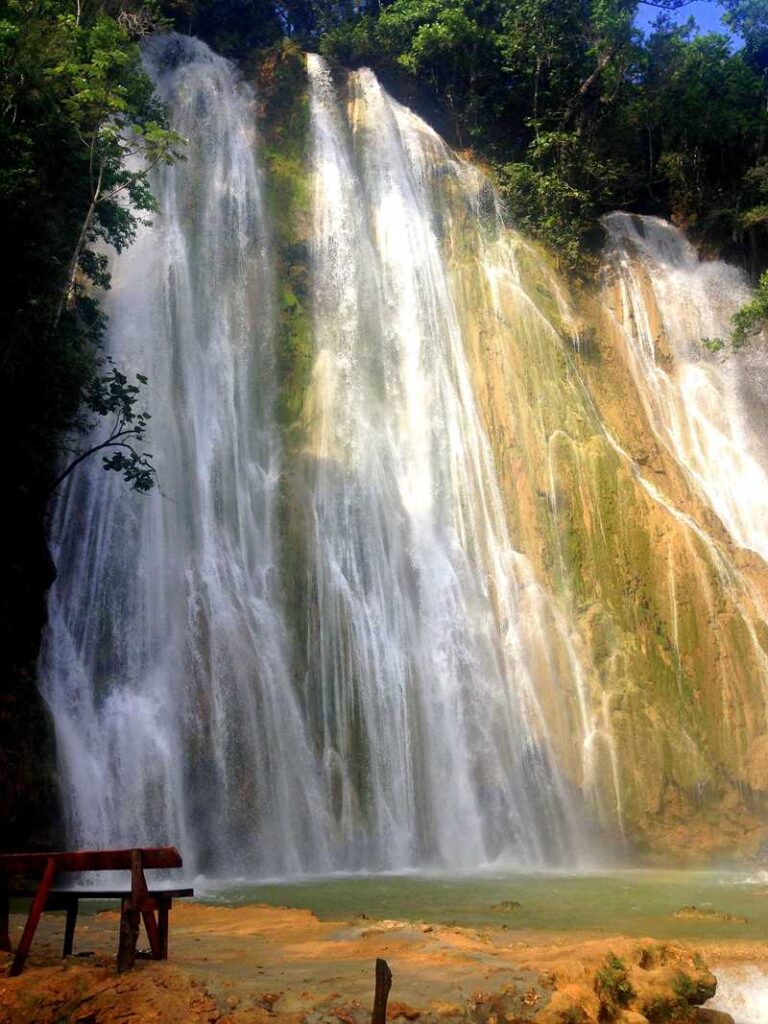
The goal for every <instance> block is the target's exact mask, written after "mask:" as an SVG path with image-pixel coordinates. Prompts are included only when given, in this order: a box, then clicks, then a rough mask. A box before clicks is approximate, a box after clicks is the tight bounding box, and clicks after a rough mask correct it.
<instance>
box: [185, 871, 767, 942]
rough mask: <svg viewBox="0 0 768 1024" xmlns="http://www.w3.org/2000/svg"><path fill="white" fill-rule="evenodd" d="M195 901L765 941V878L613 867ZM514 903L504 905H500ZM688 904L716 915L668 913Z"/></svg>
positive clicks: (249, 891) (210, 888)
mask: <svg viewBox="0 0 768 1024" xmlns="http://www.w3.org/2000/svg"><path fill="white" fill-rule="evenodd" d="M196 886H197V890H198V893H199V895H200V897H201V899H202V900H203V902H209V903H216V904H222V903H224V904H227V905H229V906H242V905H244V904H247V903H267V904H271V905H273V906H290V907H303V908H308V909H310V910H312V911H314V913H315V914H317V916H318V917H319V918H321V919H323V920H335V919H338V920H345V919H348V918H350V917H353V916H355V915H360V914H366V915H368V916H369V917H372V918H395V919H407V920H414V921H428V922H431V923H444V924H457V925H465V926H482V925H486V926H487V925H496V926H499V925H503V924H506V925H509V926H510V927H513V928H530V929H535V930H541V931H548V932H551V931H557V932H568V931H588V932H594V933H618V932H620V933H623V934H625V935H638V936H640V935H649V936H653V937H654V938H660V939H686V940H694V941H695V940H696V939H701V940H704V939H709V940H715V939H717V940H719V939H737V940H747V941H749V940H765V939H768V872H758V873H756V874H752V875H747V874H744V873H737V872H724V871H658V870H638V871H617V872H614V873H602V874H579V875H565V874H484V875H480V876H467V877H447V876H430V875H376V876H346V877H334V878H322V879H308V880H306V881H299V882H296V881H292V882H272V883H269V884H259V883H252V882H247V881H237V882H221V883H211V882H207V881H206V880H204V879H203V880H201V879H198V880H197V883H196ZM515 903H516V904H519V906H517V907H509V906H508V907H507V908H505V907H504V906H503V905H504V904H515ZM691 905H694V906H696V907H698V908H699V909H700V910H704V911H711V912H713V913H716V914H721V915H725V914H730V915H732V916H734V917H736V918H739V917H743V918H747V920H746V922H744V921H739V920H732V921H728V920H724V919H723V918H722V917H716V916H712V917H709V918H704V919H691V918H686V917H675V911H677V910H679V909H680V908H682V907H685V906H691Z"/></svg>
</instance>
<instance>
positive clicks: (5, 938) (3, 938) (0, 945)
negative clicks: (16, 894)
mask: <svg viewBox="0 0 768 1024" xmlns="http://www.w3.org/2000/svg"><path fill="white" fill-rule="evenodd" d="M0 950H2V951H3V953H10V952H11V933H10V930H9V906H8V893H7V892H6V890H5V889H3V888H2V887H0Z"/></svg>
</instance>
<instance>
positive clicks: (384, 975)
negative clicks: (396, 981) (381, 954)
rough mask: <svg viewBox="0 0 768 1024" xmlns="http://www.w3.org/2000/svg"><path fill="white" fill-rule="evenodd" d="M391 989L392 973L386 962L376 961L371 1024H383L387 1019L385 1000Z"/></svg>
mask: <svg viewBox="0 0 768 1024" xmlns="http://www.w3.org/2000/svg"><path fill="white" fill-rule="evenodd" d="M391 988H392V971H390V969H389V964H388V963H387V961H386V960H377V961H376V991H375V992H374V996H373V1014H372V1015H371V1024H385V1022H386V1019H387V999H389V990H390V989H391Z"/></svg>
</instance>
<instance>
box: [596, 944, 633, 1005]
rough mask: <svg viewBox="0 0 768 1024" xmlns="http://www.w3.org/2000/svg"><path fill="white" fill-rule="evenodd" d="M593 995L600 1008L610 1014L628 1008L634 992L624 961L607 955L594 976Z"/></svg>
mask: <svg viewBox="0 0 768 1024" xmlns="http://www.w3.org/2000/svg"><path fill="white" fill-rule="evenodd" d="M595 993H596V994H597V997H598V998H599V1000H600V1003H601V1004H602V1006H603V1007H604V1008H605V1009H606V1010H608V1011H609V1012H611V1013H613V1012H614V1011H616V1010H619V1009H621V1008H622V1007H625V1006H628V1005H629V1003H630V1000H631V999H632V997H633V996H634V994H635V990H634V989H633V988H632V982H631V981H630V980H629V974H628V973H627V968H626V967H625V966H624V961H623V960H622V959H621V958H620V957H618V956H616V955H615V953H609V954H608V956H607V957H606V958H605V962H604V964H603V966H602V967H601V968H600V970H599V971H598V972H597V974H596V975H595Z"/></svg>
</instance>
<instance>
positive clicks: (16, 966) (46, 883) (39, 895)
mask: <svg viewBox="0 0 768 1024" xmlns="http://www.w3.org/2000/svg"><path fill="white" fill-rule="evenodd" d="M55 875H56V861H55V860H54V859H53V857H49V858H48V860H47V861H46V862H45V871H44V872H43V877H42V878H41V879H40V885H39V886H38V887H37V892H36V893H35V898H34V900H32V906H31V907H30V908H29V916H28V917H27V923H26V924H25V925H24V931H23V932H22V935H21V941H20V942H19V948H18V949H17V950H16V956H15V957H14V958H13V963H12V964H11V969H10V971H9V972H8V973H9V977H11V978H15V977H16V975H17V974H21V970H22V968H23V966H24V961H25V960H26V959H27V953H29V947H30V946H31V945H32V938H33V936H34V934H35V929H36V928H37V922H38V921H39V920H40V915H41V914H42V912H43V907H44V906H45V901H46V900H47V899H48V893H49V892H50V891H51V886H52V885H53V879H54V876H55Z"/></svg>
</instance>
